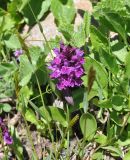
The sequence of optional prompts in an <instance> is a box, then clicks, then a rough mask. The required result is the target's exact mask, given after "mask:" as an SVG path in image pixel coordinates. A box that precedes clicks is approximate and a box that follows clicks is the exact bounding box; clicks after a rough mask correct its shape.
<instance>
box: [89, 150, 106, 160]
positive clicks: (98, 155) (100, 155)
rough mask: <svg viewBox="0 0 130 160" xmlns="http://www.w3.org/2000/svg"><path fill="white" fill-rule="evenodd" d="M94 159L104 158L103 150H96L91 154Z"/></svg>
mask: <svg viewBox="0 0 130 160" xmlns="http://www.w3.org/2000/svg"><path fill="white" fill-rule="evenodd" d="M91 158H92V160H103V152H100V151H98V152H96V153H94V154H92V156H91Z"/></svg>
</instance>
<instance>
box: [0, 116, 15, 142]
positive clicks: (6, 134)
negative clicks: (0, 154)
mask: <svg viewBox="0 0 130 160" xmlns="http://www.w3.org/2000/svg"><path fill="white" fill-rule="evenodd" d="M0 127H1V131H2V136H3V139H4V142H5V143H6V144H12V143H13V139H12V137H11V136H10V134H9V132H8V128H7V127H6V125H5V124H4V122H3V120H2V118H1V117H0Z"/></svg>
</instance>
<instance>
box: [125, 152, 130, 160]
mask: <svg viewBox="0 0 130 160" xmlns="http://www.w3.org/2000/svg"><path fill="white" fill-rule="evenodd" d="M123 160H130V151H128V152H127V153H126V154H125V156H124V158H123Z"/></svg>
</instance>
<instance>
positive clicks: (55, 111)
mask: <svg viewBox="0 0 130 160" xmlns="http://www.w3.org/2000/svg"><path fill="white" fill-rule="evenodd" d="M47 110H48V112H49V114H50V116H51V118H52V120H54V121H57V122H59V123H60V124H61V125H63V126H64V127H67V125H68V123H67V121H66V116H65V112H64V110H63V109H60V108H58V107H52V106H51V107H48V108H47Z"/></svg>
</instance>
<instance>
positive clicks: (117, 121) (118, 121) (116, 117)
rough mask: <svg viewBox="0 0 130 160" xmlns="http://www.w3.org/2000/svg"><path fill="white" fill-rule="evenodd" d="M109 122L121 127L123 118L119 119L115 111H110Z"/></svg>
mask: <svg viewBox="0 0 130 160" xmlns="http://www.w3.org/2000/svg"><path fill="white" fill-rule="evenodd" d="M110 118H111V120H113V121H114V122H115V123H116V124H117V125H118V126H122V124H123V118H120V116H119V113H117V111H112V112H111V114H110Z"/></svg>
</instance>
